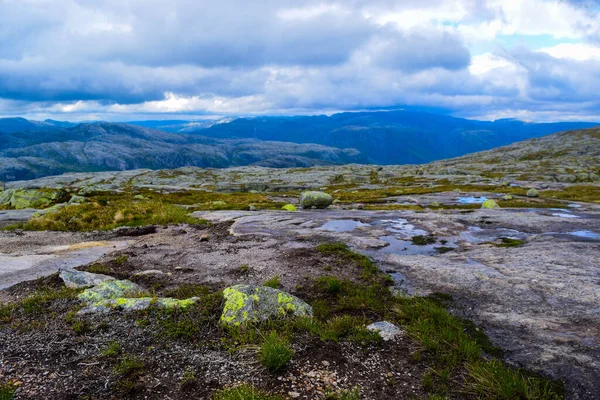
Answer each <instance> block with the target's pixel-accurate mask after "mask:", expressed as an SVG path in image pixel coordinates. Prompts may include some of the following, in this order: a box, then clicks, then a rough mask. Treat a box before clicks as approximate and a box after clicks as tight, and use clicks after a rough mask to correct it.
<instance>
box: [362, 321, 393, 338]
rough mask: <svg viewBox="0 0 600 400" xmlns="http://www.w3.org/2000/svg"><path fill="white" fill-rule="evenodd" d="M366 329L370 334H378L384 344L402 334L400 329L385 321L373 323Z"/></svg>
mask: <svg viewBox="0 0 600 400" xmlns="http://www.w3.org/2000/svg"><path fill="white" fill-rule="evenodd" d="M367 329H368V330H370V331H372V332H377V333H379V336H381V338H382V339H383V340H385V341H386V342H387V341H390V340H395V339H396V338H397V337H398V336H400V335H401V334H402V330H400V328H398V327H397V326H396V325H394V324H392V323H389V322H387V321H379V322H375V323H373V324H371V325H369V326H367Z"/></svg>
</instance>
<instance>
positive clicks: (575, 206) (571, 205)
mask: <svg viewBox="0 0 600 400" xmlns="http://www.w3.org/2000/svg"><path fill="white" fill-rule="evenodd" d="M567 207H571V208H581V204H567Z"/></svg>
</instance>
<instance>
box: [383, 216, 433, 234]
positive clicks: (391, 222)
mask: <svg viewBox="0 0 600 400" xmlns="http://www.w3.org/2000/svg"><path fill="white" fill-rule="evenodd" d="M380 222H381V223H382V224H385V225H387V226H386V230H387V231H388V232H392V233H396V234H399V235H402V236H405V237H407V238H408V237H413V236H425V235H427V234H428V233H429V232H427V231H425V230H423V229H419V228H416V227H415V226H414V225H412V224H410V223H408V220H406V219H402V218H401V219H384V220H381V221H380Z"/></svg>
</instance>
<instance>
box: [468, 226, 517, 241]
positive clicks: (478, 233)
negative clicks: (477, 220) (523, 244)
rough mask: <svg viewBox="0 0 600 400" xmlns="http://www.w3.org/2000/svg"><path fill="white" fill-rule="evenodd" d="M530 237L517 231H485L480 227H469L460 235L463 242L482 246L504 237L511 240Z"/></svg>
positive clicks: (496, 229) (501, 229)
mask: <svg viewBox="0 0 600 400" xmlns="http://www.w3.org/2000/svg"><path fill="white" fill-rule="evenodd" d="M527 236H528V235H527V234H526V233H524V232H521V231H518V230H516V229H508V228H493V229H483V228H480V227H478V226H468V227H467V230H466V231H463V232H461V233H460V235H459V237H460V239H461V240H464V241H467V242H469V243H473V244H481V243H485V242H493V241H494V240H497V239H499V238H502V237H506V238H511V239H525V238H526V237H527Z"/></svg>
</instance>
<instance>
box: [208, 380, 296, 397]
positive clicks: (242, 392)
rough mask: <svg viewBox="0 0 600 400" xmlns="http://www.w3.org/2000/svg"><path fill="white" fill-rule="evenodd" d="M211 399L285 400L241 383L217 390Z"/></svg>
mask: <svg viewBox="0 0 600 400" xmlns="http://www.w3.org/2000/svg"><path fill="white" fill-rule="evenodd" d="M212 399H213V400H285V399H284V397H282V396H279V395H275V394H270V393H267V392H265V391H262V390H259V389H256V388H255V387H254V386H251V385H248V384H243V385H240V386H235V387H231V388H225V389H221V390H219V391H217V392H216V393H215V394H214V395H213V397H212Z"/></svg>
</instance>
